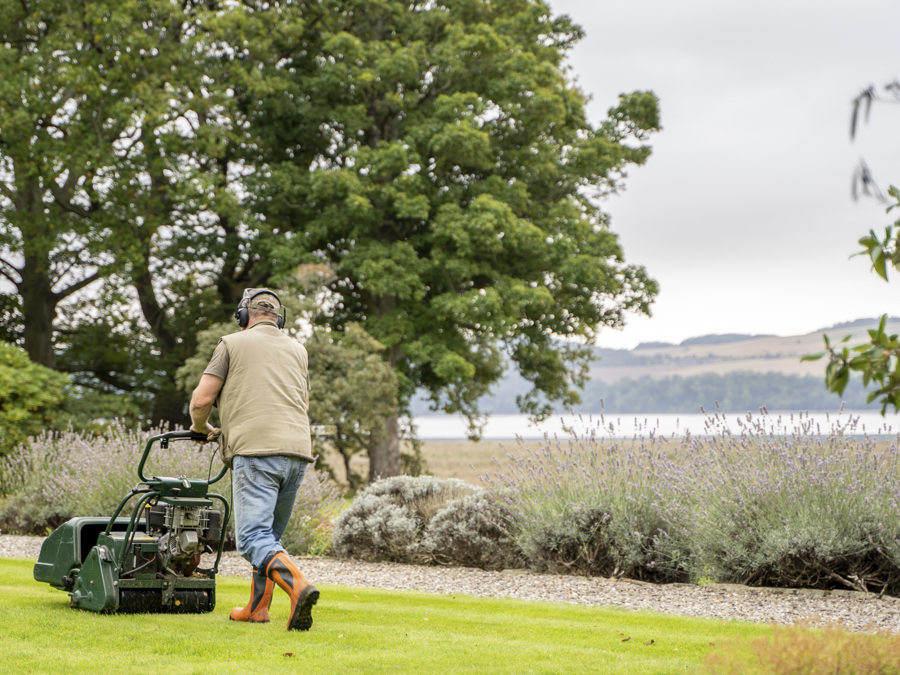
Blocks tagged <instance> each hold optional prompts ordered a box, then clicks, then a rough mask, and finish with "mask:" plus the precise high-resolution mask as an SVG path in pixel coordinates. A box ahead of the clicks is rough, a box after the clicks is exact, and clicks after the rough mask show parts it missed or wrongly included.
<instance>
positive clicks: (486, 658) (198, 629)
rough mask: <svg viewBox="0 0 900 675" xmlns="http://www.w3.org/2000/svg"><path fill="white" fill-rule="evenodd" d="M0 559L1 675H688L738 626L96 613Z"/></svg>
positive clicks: (280, 601) (395, 601) (438, 600)
mask: <svg viewBox="0 0 900 675" xmlns="http://www.w3.org/2000/svg"><path fill="white" fill-rule="evenodd" d="M32 566H33V562H32V561H28V560H7V559H0V597H2V598H3V601H2V602H0V673H82V672H113V671H115V672H128V673H135V672H148V673H150V672H161V671H167V672H173V673H179V674H184V673H197V674H203V675H209V674H210V673H241V674H247V673H278V672H303V673H347V672H352V673H385V672H387V673H422V672H426V673H654V674H656V673H696V672H699V671H702V665H703V662H704V660H705V658H706V656H707V655H708V654H709V653H710V652H711V651H712V650H713V649H715V645H717V644H720V643H721V642H722V641H724V640H726V639H728V638H734V637H738V636H741V637H747V638H750V637H756V636H760V635H767V634H771V632H772V628H771V627H768V626H761V625H756V624H750V623H742V622H723V621H717V620H708V619H688V618H682V617H675V616H668V615H663V614H652V613H646V612H630V611H625V610H618V609H606V608H602V609H601V608H591V607H580V606H574V605H558V604H550V603H542V602H525V601H516V600H490V599H480V598H471V597H467V596H465V595H447V596H444V595H428V594H425V593H409V592H391V591H381V590H371V589H359V588H345V587H341V586H327V585H325V586H322V587H320V590H321V591H322V596H321V599H320V600H319V604H318V605H317V606H316V608H315V610H314V613H313V616H314V621H315V623H314V625H313V627H312V630H311V631H310V632H308V633H298V632H290V633H289V632H287V631H286V630H285V627H284V622H285V620H286V618H287V617H286V615H287V610H288V604H287V597H286V596H285V595H284V594H283V593H281V592H280V591H277V590H276V596H275V601H274V602H273V605H272V610H271V613H272V618H273V621H272V623H269V624H258V625H248V624H241V623H235V622H232V621H229V620H228V612H229V610H230V609H231V608H232V607H233V606H236V605H242V604H243V603H244V602H245V601H246V600H247V596H248V595H249V582H248V581H247V580H244V579H238V578H233V577H220V578H219V579H218V580H217V586H216V593H217V606H216V609H215V611H214V612H212V613H211V614H196V615H166V614H143V615H126V614H121V615H99V614H94V613H90V612H83V611H78V610H73V609H70V608H69V604H68V596H67V595H66V594H65V593H64V592H62V591H57V590H54V589H52V588H50V587H49V586H47V585H46V584H42V583H38V582H36V581H34V580H33V578H32Z"/></svg>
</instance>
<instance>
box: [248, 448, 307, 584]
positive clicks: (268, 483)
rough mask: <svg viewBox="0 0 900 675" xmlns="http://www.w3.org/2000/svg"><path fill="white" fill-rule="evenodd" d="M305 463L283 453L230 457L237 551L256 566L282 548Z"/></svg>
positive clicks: (303, 473) (304, 472)
mask: <svg viewBox="0 0 900 675" xmlns="http://www.w3.org/2000/svg"><path fill="white" fill-rule="evenodd" d="M306 464H307V462H305V461H303V460H301V459H298V458H297V457H285V456H284V455H268V456H242V455H236V456H235V457H234V459H233V461H232V467H231V471H232V488H233V501H234V529H235V536H236V538H237V551H238V554H240V555H241V557H243V558H244V559H245V560H247V561H248V562H249V563H250V564H251V565H253V567H255V568H257V569H259V567H260V566H261V565H262V563H263V561H265V559H266V558H267V557H269V556H270V555H273V554H275V553H277V552H279V551H283V550H284V547H283V546H282V545H281V535H283V534H284V531H285V529H286V528H287V524H288V521H289V520H290V519H291V512H292V511H293V509H294V500H295V498H296V497H297V490H298V489H299V488H300V483H302V482H303V476H304V475H305V474H306ZM262 571H263V570H260V572H262Z"/></svg>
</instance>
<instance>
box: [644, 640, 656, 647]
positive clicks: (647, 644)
mask: <svg viewBox="0 0 900 675" xmlns="http://www.w3.org/2000/svg"><path fill="white" fill-rule="evenodd" d="M654 642H656V640H647V641H646V642H645V643H644V646H645V647H649V646H650V645H652V644H653V643H654Z"/></svg>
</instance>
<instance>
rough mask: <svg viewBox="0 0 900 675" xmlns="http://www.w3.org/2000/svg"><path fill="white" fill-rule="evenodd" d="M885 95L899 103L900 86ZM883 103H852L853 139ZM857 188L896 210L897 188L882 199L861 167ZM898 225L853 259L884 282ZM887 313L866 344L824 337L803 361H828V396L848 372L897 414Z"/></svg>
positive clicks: (866, 96) (894, 339)
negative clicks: (862, 260)
mask: <svg viewBox="0 0 900 675" xmlns="http://www.w3.org/2000/svg"><path fill="white" fill-rule="evenodd" d="M884 90H885V93H886V94H890V95H891V97H892V100H894V101H896V100H897V94H898V91H900V83H898V82H897V81H894V82H891V83H889V84H887V85H885V86H884ZM879 100H882V99H881V97H880V96H879V93H878V91H877V90H876V89H875V88H874V87H868V88H867V89H865V90H864V91H863V92H862V93H861V94H860V95H859V96H858V97H857V98H856V99H855V100H854V107H853V117H852V121H851V137H852V136H853V135H855V133H856V127H857V124H858V122H859V111H860V109H861V108H862V107H863V106H865V118H866V119H868V115H869V110H870V108H871V106H872V103H873V102H874V101H879ZM857 184H861V185H862V190H863V194H866V195H869V196H875V197H877V198H879V199H880V200H881V201H884V202H887V203H888V207H887V212H888V213H890V212H891V211H893V210H894V209H896V208H897V207H898V206H900V188H898V187H896V186H893V185H892V186H891V187H890V188H888V191H887V196H886V197H885V196H884V195H883V193H882V192H881V190H879V189H878V186H877V185H876V184H875V183H874V181H873V180H872V177H871V175H870V174H869V171H868V168H867V167H866V166H865V163H862V165H861V167H860V170H859V171H858V172H857V176H856V177H855V179H854V195H855V194H856V188H857ZM898 225H900V221H897V222H895V223H894V224H893V225H888V226H886V227H885V228H884V235H883V236H880V235H878V234H877V233H876V232H875V230H874V229H870V230H869V233H868V234H867V235H865V236H863V237H861V238H860V240H859V245H860V246H861V247H862V250H861V251H860V252H859V253H858V254H857V255H865V256H867V257H868V258H869V260H870V261H871V263H872V269H873V270H874V271H875V273H876V274H877V275H878V276H880V277H881V278H882V279H884V280H885V281H887V280H888V273H889V270H890V269H891V268H893V269H895V270H900V227H898ZM886 321H887V314H885V315H883V316H882V317H881V321H880V322H879V325H878V327H877V328H876V329H873V330H870V331H869V340H868V342H864V343H861V344H858V345H849V344H848V343H849V339H848V338H844V339H843V340H841V342H840V343H839V344H838V345H832V343H831V340H830V339H829V337H828V336H827V335H826V336H824V340H825V351H823V352H820V353H818V354H811V355H809V356H807V357H804V359H805V360H811V361H814V360H817V359H821V358H823V357H827V359H828V363H827V365H826V366H825V386H826V387H827V388H828V389H829V391H833V392H837V393H838V394H841V393H843V391H844V389H846V387H847V384H848V383H849V382H850V376H851V373H852V372H858V373H860V374H861V376H862V383H863V386H864V387H866V388H869V387H871V391H870V394H869V397H868V401H869V402H873V401H875V402H877V403H879V404H880V405H881V413H882V415H883V414H884V413H885V412H886V411H887V409H888V407H889V406H892V407H893V409H894V411H895V412H898V411H900V339H898V336H897V335H888V334H887V333H885V323H886Z"/></svg>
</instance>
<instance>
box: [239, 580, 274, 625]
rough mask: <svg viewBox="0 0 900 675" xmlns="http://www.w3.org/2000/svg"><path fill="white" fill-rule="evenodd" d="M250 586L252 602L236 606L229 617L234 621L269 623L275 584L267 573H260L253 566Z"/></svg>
mask: <svg viewBox="0 0 900 675" xmlns="http://www.w3.org/2000/svg"><path fill="white" fill-rule="evenodd" d="M251 583H252V584H253V585H252V587H251V588H250V602H248V603H247V606H246V607H235V608H234V609H233V610H231V614H229V615H228V618H229V619H231V620H232V621H249V622H250V623H269V605H271V604H272V591H274V590H275V584H274V583H273V581H272V580H271V579H269V578H268V577H267V576H266V575H265V574H263V575H260V573H259V572H258V571H257V569H256V568H255V567H254V568H253V576H252V581H251Z"/></svg>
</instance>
